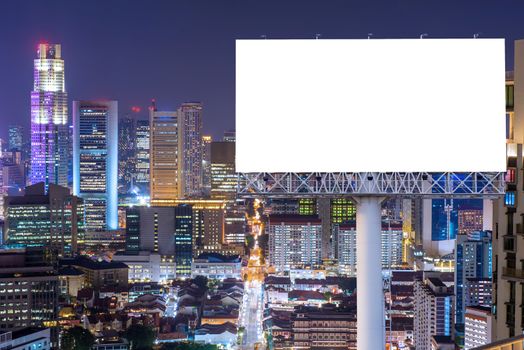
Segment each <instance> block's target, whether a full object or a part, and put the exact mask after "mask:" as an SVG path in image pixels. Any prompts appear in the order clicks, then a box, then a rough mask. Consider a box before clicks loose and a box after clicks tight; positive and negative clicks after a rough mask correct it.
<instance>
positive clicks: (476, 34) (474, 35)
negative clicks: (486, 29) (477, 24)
mask: <svg viewBox="0 0 524 350" xmlns="http://www.w3.org/2000/svg"><path fill="white" fill-rule="evenodd" d="M480 34H482V33H475V34H473V39H477V38H478V37H479V36H480Z"/></svg>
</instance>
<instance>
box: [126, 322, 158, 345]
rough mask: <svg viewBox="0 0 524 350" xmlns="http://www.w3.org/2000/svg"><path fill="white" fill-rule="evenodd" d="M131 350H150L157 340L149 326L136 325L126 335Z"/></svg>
mask: <svg viewBox="0 0 524 350" xmlns="http://www.w3.org/2000/svg"><path fill="white" fill-rule="evenodd" d="M125 338H126V339H127V340H128V341H129V344H130V349H131V350H149V349H151V348H152V347H153V344H154V342H155V339H156V334H155V331H154V330H153V329H152V328H151V327H148V326H144V325H141V324H134V325H132V326H131V327H129V328H128V329H127V331H126V333H125Z"/></svg>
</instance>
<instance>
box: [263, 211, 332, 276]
mask: <svg viewBox="0 0 524 350" xmlns="http://www.w3.org/2000/svg"><path fill="white" fill-rule="evenodd" d="M267 232H268V234H269V264H270V265H271V266H274V267H275V269H276V270H277V271H289V270H290V269H296V268H305V267H310V268H311V267H315V266H318V265H320V264H321V262H322V256H321V243H322V222H321V220H320V219H319V218H318V216H308V215H270V216H269V222H268V226H267Z"/></svg>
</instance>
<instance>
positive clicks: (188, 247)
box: [175, 204, 193, 277]
mask: <svg viewBox="0 0 524 350" xmlns="http://www.w3.org/2000/svg"><path fill="white" fill-rule="evenodd" d="M192 262H193V208H192V206H191V205H188V204H181V205H178V206H176V207H175V266H176V275H177V277H191V264H192Z"/></svg>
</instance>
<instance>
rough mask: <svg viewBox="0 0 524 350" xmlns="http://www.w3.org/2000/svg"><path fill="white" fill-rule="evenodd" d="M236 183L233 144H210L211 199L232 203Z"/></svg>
mask: <svg viewBox="0 0 524 350" xmlns="http://www.w3.org/2000/svg"><path fill="white" fill-rule="evenodd" d="M237 181H238V180H237V175H236V173H235V143H234V142H211V198H212V199H223V200H227V201H230V202H231V201H234V199H235V197H236V191H237Z"/></svg>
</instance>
